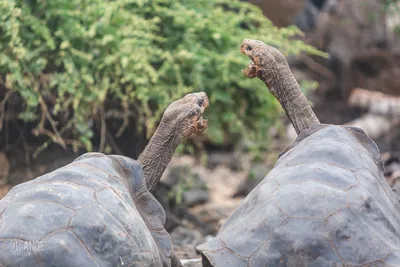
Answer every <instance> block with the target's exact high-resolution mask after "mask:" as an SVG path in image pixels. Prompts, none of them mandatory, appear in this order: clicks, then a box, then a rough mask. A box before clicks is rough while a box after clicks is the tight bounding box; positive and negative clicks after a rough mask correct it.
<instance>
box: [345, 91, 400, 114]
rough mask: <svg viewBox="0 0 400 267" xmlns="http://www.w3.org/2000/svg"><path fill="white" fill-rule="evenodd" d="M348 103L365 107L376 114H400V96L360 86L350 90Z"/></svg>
mask: <svg viewBox="0 0 400 267" xmlns="http://www.w3.org/2000/svg"><path fill="white" fill-rule="evenodd" d="M348 103H349V105H350V106H353V107H361V108H367V109H368V110H369V112H371V113H373V114H377V115H386V116H391V117H396V116H399V115H400V97H398V96H392V95H388V94H384V93H381V92H374V91H369V90H365V89H361V88H355V89H353V90H352V92H351V94H350V97H349V100H348Z"/></svg>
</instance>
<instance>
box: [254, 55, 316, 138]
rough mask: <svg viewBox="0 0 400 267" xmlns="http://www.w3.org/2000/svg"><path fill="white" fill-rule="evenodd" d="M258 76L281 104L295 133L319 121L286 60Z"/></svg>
mask: <svg viewBox="0 0 400 267" xmlns="http://www.w3.org/2000/svg"><path fill="white" fill-rule="evenodd" d="M260 78H261V80H263V81H264V83H265V84H266V85H267V86H268V88H269V90H270V91H271V93H272V94H273V95H274V96H275V98H276V99H277V100H278V101H279V103H280V104H281V105H282V108H283V109H284V110H285V112H286V114H287V116H288V117H289V120H290V121H291V123H292V125H293V127H294V129H295V130H296V133H297V134H299V133H300V132H301V131H302V130H305V129H308V128H310V127H311V126H313V125H315V124H319V123H320V122H319V120H318V118H317V116H316V115H315V113H314V112H313V110H312V108H311V106H310V105H309V103H308V100H307V99H306V97H305V96H304V94H303V93H302V91H301V89H300V85H299V84H298V83H297V81H296V79H295V77H294V76H293V74H292V72H291V71H290V68H289V65H288V64H287V62H286V60H285V61H284V62H280V63H279V64H277V65H276V68H275V69H274V70H273V71H263V72H261V77H260Z"/></svg>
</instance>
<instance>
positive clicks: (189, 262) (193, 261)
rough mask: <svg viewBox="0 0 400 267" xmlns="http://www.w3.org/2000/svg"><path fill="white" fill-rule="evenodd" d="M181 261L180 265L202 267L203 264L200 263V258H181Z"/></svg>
mask: <svg viewBox="0 0 400 267" xmlns="http://www.w3.org/2000/svg"><path fill="white" fill-rule="evenodd" d="M181 263H182V267H203V265H202V264H201V258H199V259H189V260H181Z"/></svg>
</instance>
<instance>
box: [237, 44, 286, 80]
mask: <svg viewBox="0 0 400 267" xmlns="http://www.w3.org/2000/svg"><path fill="white" fill-rule="evenodd" d="M240 51H241V52H242V53H243V54H244V55H246V56H247V57H248V58H249V59H250V63H249V66H248V67H247V68H246V69H245V70H243V73H244V74H245V75H246V76H247V77H249V78H255V77H258V78H263V79H262V80H264V81H265V82H266V83H268V82H270V81H271V80H272V79H274V78H275V77H273V76H272V75H275V74H276V71H274V69H275V68H276V67H277V65H281V64H282V63H283V64H284V65H285V63H286V62H287V61H286V59H285V57H284V55H283V54H282V53H281V52H280V51H279V50H278V49H276V48H274V47H272V46H269V45H266V44H265V43H263V42H262V41H259V40H251V39H244V40H243V42H242V44H241V46H240ZM263 75H264V76H265V75H267V76H268V77H262V76H263ZM265 78H267V80H268V81H266V80H265Z"/></svg>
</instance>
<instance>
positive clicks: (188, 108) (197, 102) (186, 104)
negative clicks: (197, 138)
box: [138, 92, 209, 191]
mask: <svg viewBox="0 0 400 267" xmlns="http://www.w3.org/2000/svg"><path fill="white" fill-rule="evenodd" d="M208 105H209V102H208V97H207V95H206V93H204V92H200V93H192V94H187V95H185V96H184V97H183V98H181V99H179V100H176V101H174V102H173V103H171V104H170V105H169V106H168V107H167V109H166V110H165V111H164V114H163V117H162V119H161V123H160V125H159V126H158V128H157V130H156V132H155V133H154V135H153V137H152V138H151V139H150V141H149V144H148V145H147V146H146V148H145V149H144V151H143V152H142V153H141V154H140V156H139V158H138V161H139V162H140V164H141V165H142V168H143V172H144V176H145V177H146V181H147V186H148V188H149V190H150V191H152V190H153V189H154V188H155V186H156V185H157V183H158V181H159V180H160V178H161V175H162V174H163V172H164V170H165V168H166V167H167V165H168V162H169V161H170V160H171V157H172V154H173V153H174V151H175V149H176V147H177V146H178V145H179V144H180V143H181V142H182V141H184V140H185V139H187V138H188V137H190V136H191V135H193V134H195V133H202V132H204V131H205V130H206V129H207V120H204V119H203V112H204V110H205V109H206V108H207V107H208ZM155 162H157V164H155Z"/></svg>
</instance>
